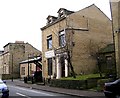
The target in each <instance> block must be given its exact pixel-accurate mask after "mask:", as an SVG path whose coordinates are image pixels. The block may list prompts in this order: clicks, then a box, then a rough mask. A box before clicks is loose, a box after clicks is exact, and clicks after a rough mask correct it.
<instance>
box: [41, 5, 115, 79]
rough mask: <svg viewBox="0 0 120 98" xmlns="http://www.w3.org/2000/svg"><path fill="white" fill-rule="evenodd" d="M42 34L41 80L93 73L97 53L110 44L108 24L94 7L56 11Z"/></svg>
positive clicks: (95, 68)
mask: <svg viewBox="0 0 120 98" xmlns="http://www.w3.org/2000/svg"><path fill="white" fill-rule="evenodd" d="M57 13H58V16H57V17H55V16H52V15H49V16H48V17H47V24H46V25H45V26H44V27H42V28H41V30H42V64H43V70H42V71H43V77H45V78H49V77H51V78H56V79H59V78H61V77H68V76H69V75H70V74H71V72H72V70H74V72H75V74H89V73H94V72H97V68H98V67H97V56H96V54H97V52H98V51H99V50H100V49H101V48H103V47H105V46H106V45H107V44H110V43H112V41H113V39H112V25H111V20H110V19H109V18H108V17H107V16H106V15H105V14H104V13H103V12H102V11H101V10H100V9H99V8H98V7H97V6H96V5H94V4H92V5H90V6H88V7H86V8H84V9H82V10H79V11H76V12H74V11H69V10H67V9H65V8H60V9H59V10H58V12H57Z"/></svg>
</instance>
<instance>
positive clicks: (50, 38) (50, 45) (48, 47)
mask: <svg viewBox="0 0 120 98" xmlns="http://www.w3.org/2000/svg"><path fill="white" fill-rule="evenodd" d="M51 48H52V35H50V36H47V49H51Z"/></svg>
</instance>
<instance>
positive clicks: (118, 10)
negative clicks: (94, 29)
mask: <svg viewBox="0 0 120 98" xmlns="http://www.w3.org/2000/svg"><path fill="white" fill-rule="evenodd" d="M110 4H111V13H112V23H113V34H114V42H115V55H116V71H117V77H118V78H120V0H110Z"/></svg>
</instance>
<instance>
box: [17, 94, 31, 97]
mask: <svg viewBox="0 0 120 98" xmlns="http://www.w3.org/2000/svg"><path fill="white" fill-rule="evenodd" d="M16 94H17V95H19V96H23V97H26V98H31V97H29V96H26V95H24V94H21V93H16Z"/></svg>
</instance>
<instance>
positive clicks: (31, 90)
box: [9, 85, 54, 96]
mask: <svg viewBox="0 0 120 98" xmlns="http://www.w3.org/2000/svg"><path fill="white" fill-rule="evenodd" d="M9 86H10V87H13V88H17V89H20V90H23V91H26V89H27V88H23V87H18V86H11V85H9ZM27 91H29V92H33V93H37V94H44V95H45V96H54V95H53V94H48V93H45V92H42V91H36V90H33V89H30V88H29V89H27Z"/></svg>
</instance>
